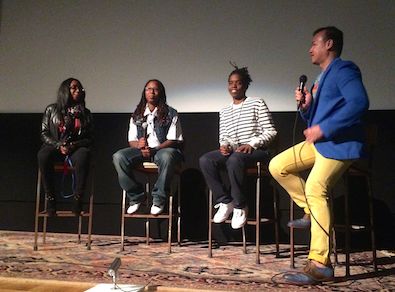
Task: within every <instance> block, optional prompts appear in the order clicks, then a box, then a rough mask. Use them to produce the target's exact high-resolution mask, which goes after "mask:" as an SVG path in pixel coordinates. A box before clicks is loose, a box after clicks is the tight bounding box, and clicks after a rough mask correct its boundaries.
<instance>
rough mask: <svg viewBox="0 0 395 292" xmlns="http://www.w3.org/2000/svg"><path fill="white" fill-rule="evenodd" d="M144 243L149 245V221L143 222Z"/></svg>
mask: <svg viewBox="0 0 395 292" xmlns="http://www.w3.org/2000/svg"><path fill="white" fill-rule="evenodd" d="M145 242H146V243H147V245H149V219H148V218H147V219H146V221H145Z"/></svg>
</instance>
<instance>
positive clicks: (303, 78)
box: [298, 75, 307, 109]
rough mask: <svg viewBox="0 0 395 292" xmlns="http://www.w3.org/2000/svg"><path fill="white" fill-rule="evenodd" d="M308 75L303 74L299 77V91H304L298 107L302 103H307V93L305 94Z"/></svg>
mask: <svg viewBox="0 0 395 292" xmlns="http://www.w3.org/2000/svg"><path fill="white" fill-rule="evenodd" d="M306 82H307V76H306V75H301V76H300V77H299V91H300V92H301V93H302V99H301V100H299V102H298V109H299V108H300V105H301V104H304V103H305V94H304V87H305V86H306Z"/></svg>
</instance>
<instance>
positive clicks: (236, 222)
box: [231, 208, 248, 229]
mask: <svg viewBox="0 0 395 292" xmlns="http://www.w3.org/2000/svg"><path fill="white" fill-rule="evenodd" d="M247 213H248V210H247V208H244V209H238V208H234V209H233V217H232V224H231V225H232V228H233V229H239V228H241V227H243V226H244V224H246V222H247Z"/></svg>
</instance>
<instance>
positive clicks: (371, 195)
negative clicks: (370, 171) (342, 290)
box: [367, 176, 378, 272]
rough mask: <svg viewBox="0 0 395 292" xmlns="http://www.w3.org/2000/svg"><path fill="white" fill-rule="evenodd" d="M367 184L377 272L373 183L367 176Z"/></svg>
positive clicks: (372, 242)
mask: <svg viewBox="0 0 395 292" xmlns="http://www.w3.org/2000/svg"><path fill="white" fill-rule="evenodd" d="M367 184H368V204H369V217H370V218H369V219H370V240H371V245H372V257H373V266H374V271H375V272H377V271H378V269H377V253H376V236H375V230H374V209H373V194H372V183H371V181H370V177H369V176H367Z"/></svg>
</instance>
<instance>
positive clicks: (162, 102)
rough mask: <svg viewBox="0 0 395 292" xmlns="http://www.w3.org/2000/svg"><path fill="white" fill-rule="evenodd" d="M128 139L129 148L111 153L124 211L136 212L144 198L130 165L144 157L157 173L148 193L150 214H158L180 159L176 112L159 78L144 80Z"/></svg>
mask: <svg viewBox="0 0 395 292" xmlns="http://www.w3.org/2000/svg"><path fill="white" fill-rule="evenodd" d="M128 141H129V147H128V148H124V149H121V150H119V151H117V152H116V153H114V155H113V163H114V166H115V169H116V171H117V173H118V180H119V184H120V186H121V188H122V189H124V190H125V191H126V194H127V197H128V200H129V207H128V209H127V213H128V214H133V213H135V212H136V211H137V210H138V209H139V207H140V205H141V202H143V201H144V200H145V193H144V187H143V185H142V184H141V183H140V182H138V181H136V179H135V177H134V174H133V169H135V168H136V167H137V166H139V165H141V164H142V163H143V162H144V161H153V162H154V163H155V164H156V165H158V168H159V173H158V179H157V181H156V183H155V185H154V187H153V189H152V194H151V195H152V201H153V202H152V203H153V204H152V206H151V214H153V215H158V214H160V213H162V211H163V209H164V206H165V203H166V200H167V195H166V194H167V192H168V189H169V187H170V181H171V179H172V177H173V175H174V172H175V169H176V167H177V165H179V164H180V163H181V161H182V159H183V155H182V153H181V150H180V146H181V145H182V142H183V137H182V130H181V124H180V120H179V117H178V113H177V111H176V110H175V109H173V108H172V107H170V106H168V105H167V103H166V91H165V87H164V86H163V84H162V82H160V81H159V80H156V79H151V80H149V81H147V83H146V84H145V86H144V89H143V92H142V94H141V100H140V103H139V104H138V105H137V107H136V110H135V111H134V113H133V114H132V117H131V118H130V123H129V133H128Z"/></svg>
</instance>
